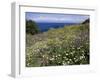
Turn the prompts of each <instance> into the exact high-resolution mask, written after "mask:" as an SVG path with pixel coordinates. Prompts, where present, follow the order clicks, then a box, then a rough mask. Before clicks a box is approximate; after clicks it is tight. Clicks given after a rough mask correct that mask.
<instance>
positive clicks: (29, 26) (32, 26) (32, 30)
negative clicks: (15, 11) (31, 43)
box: [26, 20, 39, 35]
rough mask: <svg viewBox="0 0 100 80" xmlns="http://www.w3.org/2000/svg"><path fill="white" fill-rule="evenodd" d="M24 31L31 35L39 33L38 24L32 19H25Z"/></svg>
mask: <svg viewBox="0 0 100 80" xmlns="http://www.w3.org/2000/svg"><path fill="white" fill-rule="evenodd" d="M26 33H27V34H32V35H34V34H37V33H39V29H38V26H37V24H36V23H35V22H34V21H32V20H26Z"/></svg>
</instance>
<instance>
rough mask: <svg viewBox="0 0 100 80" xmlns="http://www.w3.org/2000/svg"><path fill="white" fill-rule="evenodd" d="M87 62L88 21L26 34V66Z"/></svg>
mask: <svg viewBox="0 0 100 80" xmlns="http://www.w3.org/2000/svg"><path fill="white" fill-rule="evenodd" d="M80 64H89V23H86V24H79V25H72V26H69V27H68V26H64V28H59V29H50V30H49V31H47V32H44V33H41V34H36V35H29V34H27V35H26V66H27V67H39V66H56V65H80Z"/></svg>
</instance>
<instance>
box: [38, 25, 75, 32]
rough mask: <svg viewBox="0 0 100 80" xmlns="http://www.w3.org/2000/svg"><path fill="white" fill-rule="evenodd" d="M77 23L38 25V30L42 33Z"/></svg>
mask: <svg viewBox="0 0 100 80" xmlns="http://www.w3.org/2000/svg"><path fill="white" fill-rule="evenodd" d="M75 24H77V23H37V25H38V28H39V30H40V31H41V32H45V31H48V30H49V29H50V28H61V27H64V25H66V26H69V25H75Z"/></svg>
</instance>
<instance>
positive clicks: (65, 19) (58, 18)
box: [26, 12, 89, 23]
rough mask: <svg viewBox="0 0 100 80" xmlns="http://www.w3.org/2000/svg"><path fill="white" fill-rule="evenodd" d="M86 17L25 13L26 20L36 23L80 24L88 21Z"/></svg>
mask: <svg viewBox="0 0 100 80" xmlns="http://www.w3.org/2000/svg"><path fill="white" fill-rule="evenodd" d="M88 18H89V16H88V15H78V14H77V15H76V14H54V13H34V12H26V19H27V20H34V21H35V22H37V23H42V22H45V23H47V22H48V23H49V22H50V23H51V22H53V23H81V22H83V21H84V20H86V19H88Z"/></svg>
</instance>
